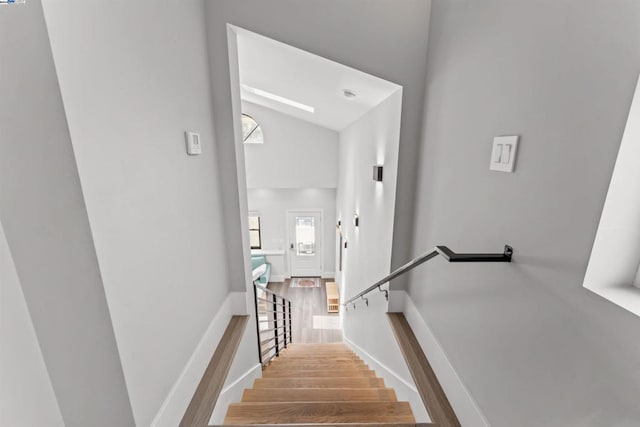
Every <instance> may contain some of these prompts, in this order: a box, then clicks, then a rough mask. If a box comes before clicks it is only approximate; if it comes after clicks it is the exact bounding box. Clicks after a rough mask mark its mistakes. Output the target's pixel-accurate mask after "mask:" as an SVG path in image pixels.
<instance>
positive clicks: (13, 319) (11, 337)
mask: <svg viewBox="0 0 640 427" xmlns="http://www.w3.org/2000/svg"><path fill="white" fill-rule="evenodd" d="M0 425H3V426H14V427H30V426H36V425H42V426H63V425H64V422H63V421H62V414H61V413H60V408H59V407H58V402H57V401H56V396H55V394H54V392H53V387H52V385H51V380H50V379H49V373H48V372H47V367H46V366H45V364H44V358H43V357H42V352H41V351H40V345H39V344H38V337H36V331H35V329H34V328H33V322H31V316H30V315H29V310H28V308H27V303H26V301H25V300H24V295H23V294H22V288H21V287H20V281H19V280H18V274H17V272H16V268H15V266H14V264H13V259H12V258H11V253H10V252H9V246H8V245H7V240H6V238H5V235H4V230H3V228H2V224H0Z"/></svg>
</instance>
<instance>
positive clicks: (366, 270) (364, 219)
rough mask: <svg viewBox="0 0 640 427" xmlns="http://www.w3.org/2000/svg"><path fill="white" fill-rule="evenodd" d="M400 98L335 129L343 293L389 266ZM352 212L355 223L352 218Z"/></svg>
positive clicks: (368, 281)
mask: <svg viewBox="0 0 640 427" xmlns="http://www.w3.org/2000/svg"><path fill="white" fill-rule="evenodd" d="M401 102H402V91H401V90H398V91H397V92H395V93H394V94H392V95H391V96H389V98H387V99H385V100H384V101H382V102H381V103H380V104H379V105H378V106H376V107H374V108H372V109H371V110H370V111H369V112H367V113H366V114H365V115H364V116H362V117H361V118H360V119H358V120H357V121H356V122H354V123H353V124H351V125H350V126H348V127H347V128H346V129H344V130H343V131H341V132H340V155H339V159H340V167H339V171H340V176H339V180H338V182H339V185H338V203H337V208H336V210H337V212H336V213H337V218H338V219H339V220H340V221H341V222H342V226H341V229H342V235H343V237H344V239H345V240H346V241H347V243H348V245H347V249H345V250H344V251H343V254H344V255H343V269H342V274H339V275H338V276H339V282H340V283H341V288H342V289H341V295H343V296H345V297H346V296H348V295H353V294H356V293H358V292H359V291H361V290H362V289H363V288H365V287H367V286H368V285H371V284H373V283H374V282H376V281H377V280H379V279H381V278H382V277H384V276H385V275H386V274H388V273H389V272H390V269H391V248H392V241H393V225H394V224H393V221H394V210H395V195H396V184H397V171H398V143H399V139H398V137H399V132H400V106H401ZM374 165H383V182H375V181H373V178H372V176H373V166H374ZM355 213H357V214H358V216H359V226H358V227H356V226H355V225H354V221H353V215H354V214H355ZM383 320H384V319H383ZM384 321H385V322H386V320H384Z"/></svg>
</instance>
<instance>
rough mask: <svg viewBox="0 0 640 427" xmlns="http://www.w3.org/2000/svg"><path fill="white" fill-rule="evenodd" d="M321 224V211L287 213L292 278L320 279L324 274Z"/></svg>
mask: <svg viewBox="0 0 640 427" xmlns="http://www.w3.org/2000/svg"><path fill="white" fill-rule="evenodd" d="M321 222H322V212H321V211H290V212H288V213H287V226H288V228H289V233H288V235H289V266H290V270H291V276H293V277H313V276H316V277H319V276H320V275H321V274H322V224H321Z"/></svg>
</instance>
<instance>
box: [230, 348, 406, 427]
mask: <svg viewBox="0 0 640 427" xmlns="http://www.w3.org/2000/svg"><path fill="white" fill-rule="evenodd" d="M224 423H225V425H236V426H237V425H247V426H248V425H253V426H255V425H262V426H269V425H272V426H275V425H289V426H292V425H305V426H314V425H317V426H320V425H324V426H328V425H349V426H350V427H357V426H363V427H364V426H372V425H376V426H385V425H387V426H406V427H408V426H415V425H416V424H415V419H414V417H413V412H412V411H411V407H410V406H409V403H408V402H398V399H397V397H396V393H395V391H394V390H393V389H392V388H387V387H386V386H385V384H384V380H383V379H382V378H377V377H376V374H375V372H374V371H372V370H370V369H369V367H368V366H367V365H366V364H365V363H364V362H363V361H362V359H360V358H359V357H358V356H357V355H356V354H355V353H354V352H353V351H352V350H351V349H349V347H347V346H346V345H344V344H342V343H335V344H291V345H289V346H288V347H287V348H286V349H285V350H283V351H282V352H281V353H280V355H279V357H277V358H276V359H275V360H274V361H273V362H272V363H271V364H270V365H268V366H266V367H265V368H264V370H263V372H262V378H258V379H256V380H255V381H254V383H253V388H251V389H245V390H244V393H243V396H242V402H240V403H233V404H231V405H230V406H229V408H228V410H227V416H226V418H225V420H224Z"/></svg>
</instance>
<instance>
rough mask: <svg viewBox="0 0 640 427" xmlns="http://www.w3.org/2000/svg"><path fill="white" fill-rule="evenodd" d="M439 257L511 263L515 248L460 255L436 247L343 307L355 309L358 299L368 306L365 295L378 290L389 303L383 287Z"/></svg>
mask: <svg viewBox="0 0 640 427" xmlns="http://www.w3.org/2000/svg"><path fill="white" fill-rule="evenodd" d="M438 255H440V256H442V257H444V259H446V260H447V261H449V262H511V257H512V255H513V248H512V247H511V246H509V245H505V246H504V252H503V253H501V254H499V253H486V254H484V253H466V254H459V253H456V252H453V251H452V250H451V249H449V248H448V247H446V246H436V247H435V248H434V249H433V250H431V251H429V252H426V253H424V254H422V255H420V256H418V257H416V258H414V259H412V260H411V261H409V262H408V263H406V264H405V265H403V266H402V267H400V268H397V269H396V270H394V271H392V272H391V273H389V274H388V275H386V276H385V277H384V278H382V279H380V280H378V281H377V282H376V283H374V284H373V285H371V286H369V287H368V288H367V289H365V290H363V291H362V292H360V293H359V294H358V295H356V296H354V297H352V298H351V299H349V300H348V301H346V302H344V303H343V304H342V305H343V306H344V307H345V309H347V310H348V306H349V304H351V305H352V306H353V308H354V309H355V308H356V303H355V302H356V300H358V299H362V300H363V301H364V302H365V304H366V305H367V306H368V305H369V300H368V299H367V298H365V295H367V294H368V293H369V292H372V291H373V290H376V289H377V290H378V291H380V292H384V294H385V298H386V299H387V301H388V300H389V291H388V290H387V289H382V288H381V286H382V285H384V284H386V283H388V282H390V281H392V280H393V279H395V278H397V277H400V276H402V275H403V274H405V273H407V272H409V271H411V270H413V269H414V268H416V267H417V266H419V265H421V264H424V263H425V262H427V261H429V260H430V259H432V258H435V257H437V256H438Z"/></svg>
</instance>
